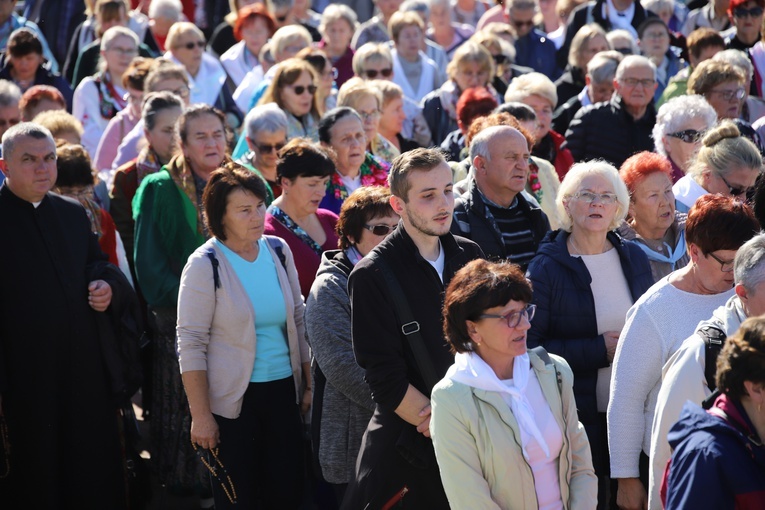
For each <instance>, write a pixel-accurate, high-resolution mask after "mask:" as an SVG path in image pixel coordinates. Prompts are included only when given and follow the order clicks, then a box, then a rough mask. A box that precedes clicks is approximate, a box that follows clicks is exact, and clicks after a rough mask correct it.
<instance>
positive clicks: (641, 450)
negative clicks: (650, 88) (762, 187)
mask: <svg viewBox="0 0 765 510" xmlns="http://www.w3.org/2000/svg"><path fill="white" fill-rule="evenodd" d="M759 228H760V227H759V224H758V222H757V220H756V219H755V217H754V213H753V212H752V210H751V208H750V207H749V206H748V205H746V204H745V203H743V202H741V201H740V200H737V199H735V198H733V197H729V196H728V197H724V196H721V195H716V194H707V195H704V196H703V197H701V198H699V199H698V200H697V201H696V204H695V205H694V206H693V207H692V208H691V210H690V212H689V213H688V220H687V222H686V225H685V237H686V244H687V246H688V254H689V256H690V262H689V263H688V264H687V265H686V266H685V267H682V268H680V269H678V270H677V271H675V272H673V273H670V274H669V275H668V276H666V277H664V278H662V279H661V280H659V281H658V282H656V284H655V285H653V287H651V289H650V290H649V291H648V292H646V293H645V294H643V296H642V297H640V299H638V300H637V302H635V304H634V306H633V307H632V308H631V309H630V310H629V314H628V315H627V320H626V322H625V324H624V329H623V330H622V334H621V336H620V337H619V343H618V345H619V347H618V348H617V350H616V357H615V358H614V365H613V382H612V383H611V389H610V400H609V405H608V437H609V438H612V440H611V441H610V442H609V446H608V447H609V452H610V455H611V477H612V478H616V479H618V483H619V487H618V491H617V496H616V503H617V505H618V506H619V507H620V508H645V505H646V504H647V499H648V498H647V491H646V488H647V487H648V470H649V465H650V459H649V457H648V455H649V452H650V451H651V450H650V447H651V427H652V424H653V418H654V411H655V408H656V401H657V398H658V394H659V390H660V388H661V380H662V367H664V365H665V364H666V363H667V361H668V360H669V358H670V357H671V356H672V355H673V354H674V353H675V352H676V351H677V349H678V348H679V347H680V345H681V344H682V343H683V341H684V340H685V339H686V338H688V337H689V336H691V335H692V334H693V332H694V331H695V329H696V327H697V326H698V324H699V322H701V321H702V320H705V317H709V316H710V315H711V314H712V312H713V311H714V310H715V309H717V308H718V307H720V306H723V305H724V304H725V303H726V301H727V300H728V299H730V297H731V296H733V295H734V292H733V281H734V278H733V259H734V258H735V256H736V252H737V251H738V249H739V247H741V245H743V244H744V243H745V242H746V241H748V240H749V239H751V238H752V237H753V236H754V235H755V234H756V233H757V232H758V231H759ZM577 403H579V400H578V399H577ZM614 438H618V440H613V439H614Z"/></svg>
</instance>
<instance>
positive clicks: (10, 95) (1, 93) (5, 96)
mask: <svg viewBox="0 0 765 510" xmlns="http://www.w3.org/2000/svg"><path fill="white" fill-rule="evenodd" d="M19 101H21V89H20V88H19V87H18V85H16V84H15V83H13V82H12V81H8V80H0V108H5V107H8V106H18V105H19Z"/></svg>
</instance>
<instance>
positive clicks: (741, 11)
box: [733, 7, 763, 18]
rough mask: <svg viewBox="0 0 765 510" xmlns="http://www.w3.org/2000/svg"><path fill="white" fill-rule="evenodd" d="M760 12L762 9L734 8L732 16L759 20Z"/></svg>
mask: <svg viewBox="0 0 765 510" xmlns="http://www.w3.org/2000/svg"><path fill="white" fill-rule="evenodd" d="M762 12H763V9H762V7H752V8H751V9H746V8H745V7H736V8H735V9H733V16H734V17H736V18H746V17H747V16H751V17H752V18H759V17H760V16H762Z"/></svg>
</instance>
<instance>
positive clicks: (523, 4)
mask: <svg viewBox="0 0 765 510" xmlns="http://www.w3.org/2000/svg"><path fill="white" fill-rule="evenodd" d="M510 9H519V10H522V11H523V10H526V9H534V10H535V11H538V10H539V3H538V2H537V1H536V0H505V12H510Z"/></svg>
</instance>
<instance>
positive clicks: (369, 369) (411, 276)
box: [342, 149, 483, 510]
mask: <svg viewBox="0 0 765 510" xmlns="http://www.w3.org/2000/svg"><path fill="white" fill-rule="evenodd" d="M389 182H390V188H391V194H392V195H393V196H392V197H391V205H392V206H393V210H394V211H395V212H396V213H397V214H399V215H400V216H401V224H400V227H399V228H398V229H397V230H396V231H395V232H394V233H393V234H391V235H390V236H388V238H387V239H385V240H384V241H383V242H382V243H380V244H379V245H377V247H375V248H374V249H373V250H372V252H370V254H369V255H368V256H367V257H365V258H364V259H362V260H361V261H360V262H359V263H358V264H357V265H356V267H355V268H354V270H353V272H352V273H351V275H350V279H349V281H348V290H349V293H350V298H351V324H352V336H353V349H354V353H355V355H356V361H357V362H358V363H359V365H360V366H361V367H362V368H363V369H364V371H365V378H366V381H367V383H368V384H369V389H370V391H371V393H372V398H373V399H374V401H375V404H376V408H375V412H374V415H373V416H372V420H371V421H370V422H369V425H368V427H367V431H366V433H365V434H364V440H363V442H362V445H361V451H360V453H359V460H358V462H357V468H356V478H355V480H353V481H351V483H350V484H349V486H348V490H347V492H346V496H345V500H344V502H343V507H342V508H344V509H349V510H350V509H354V510H356V509H359V508H367V507H368V508H381V507H383V506H385V505H386V503H395V502H398V501H401V503H402V504H403V505H404V506H405V508H428V509H433V510H439V509H448V508H449V504H448V502H447V500H446V495H445V494H444V490H443V486H442V485H441V479H440V476H439V471H438V465H437V464H436V458H435V454H434V452H433V445H432V443H431V441H430V432H429V430H428V427H429V425H430V391H431V389H432V386H433V384H435V382H436V381H434V380H432V379H433V377H432V376H435V379H436V380H438V379H440V378H442V377H443V376H444V375H445V374H446V370H447V369H448V368H449V366H451V364H452V363H453V356H452V354H451V353H450V352H449V349H448V347H447V345H446V341H445V339H444V336H443V330H442V313H441V308H442V305H443V293H444V289H445V287H446V285H448V283H449V281H450V279H451V278H452V276H453V275H454V273H456V272H457V271H458V270H459V269H460V268H461V267H462V266H464V265H465V264H467V263H468V262H469V261H470V260H473V259H475V258H480V257H482V256H483V253H482V252H481V249H480V248H479V247H478V246H477V245H476V244H475V243H473V242H471V241H468V240H466V239H462V238H459V237H454V236H453V235H452V234H450V233H449V227H450V226H451V221H452V212H453V208H454V197H453V195H452V173H451V169H450V168H449V165H448V164H447V163H446V161H444V159H443V157H442V156H441V154H440V152H438V151H437V150H433V149H415V150H413V151H410V152H407V153H405V154H402V155H401V156H399V157H398V158H396V160H395V161H394V162H393V167H392V168H391V171H390V175H389ZM386 268H387V271H389V273H388V274H389V275H390V276H391V277H392V278H393V279H394V280H395V281H396V282H397V283H398V286H399V287H400V289H401V291H402V292H401V293H400V294H394V293H395V291H392V290H391V289H393V288H394V287H392V286H391V283H390V282H389V281H388V280H386V276H385V271H386ZM396 301H398V302H401V301H405V306H408V308H409V309H410V311H411V315H412V316H413V319H414V320H408V321H406V323H405V322H404V321H402V320H401V319H400V314H401V307H398V306H397V305H396V304H395V302H396ZM404 332H406V333H413V332H417V333H419V336H420V338H419V339H414V340H413V339H412V336H413V335H408V334H405V333H404ZM416 343H417V344H416ZM418 346H419V348H421V350H418ZM415 352H418V354H417V355H415ZM428 373H430V374H432V376H431V377H428V376H427V374H428Z"/></svg>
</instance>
